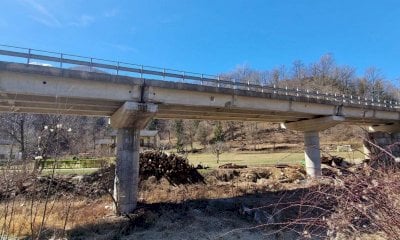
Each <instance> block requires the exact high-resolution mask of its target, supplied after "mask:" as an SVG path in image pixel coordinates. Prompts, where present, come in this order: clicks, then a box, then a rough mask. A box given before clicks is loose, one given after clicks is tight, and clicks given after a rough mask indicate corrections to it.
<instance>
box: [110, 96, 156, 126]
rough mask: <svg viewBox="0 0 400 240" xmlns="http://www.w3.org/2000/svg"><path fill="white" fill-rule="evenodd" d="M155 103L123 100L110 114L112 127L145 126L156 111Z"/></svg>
mask: <svg viewBox="0 0 400 240" xmlns="http://www.w3.org/2000/svg"><path fill="white" fill-rule="evenodd" d="M157 109H158V107H157V105H156V104H152V103H138V102H125V103H124V104H123V105H122V106H121V107H120V108H119V109H118V110H117V111H116V112H115V113H114V114H113V115H112V116H111V126H112V127H113V128H116V129H118V128H129V127H130V128H138V129H142V128H144V127H146V125H147V123H148V122H149V121H150V119H151V118H152V117H153V116H154V115H155V114H156V112H157Z"/></svg>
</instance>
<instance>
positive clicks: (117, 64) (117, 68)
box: [117, 62, 119, 76]
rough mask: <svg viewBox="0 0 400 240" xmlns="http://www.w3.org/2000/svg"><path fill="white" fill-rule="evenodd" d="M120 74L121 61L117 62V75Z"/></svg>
mask: <svg viewBox="0 0 400 240" xmlns="http://www.w3.org/2000/svg"><path fill="white" fill-rule="evenodd" d="M118 75H119V62H117V76H118Z"/></svg>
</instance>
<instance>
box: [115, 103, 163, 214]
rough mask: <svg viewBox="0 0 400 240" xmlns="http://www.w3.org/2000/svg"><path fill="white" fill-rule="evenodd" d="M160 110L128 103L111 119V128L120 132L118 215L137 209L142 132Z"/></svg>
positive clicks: (117, 189) (117, 175)
mask: <svg viewBox="0 0 400 240" xmlns="http://www.w3.org/2000/svg"><path fill="white" fill-rule="evenodd" d="M157 109H158V107H157V105H155V104H151V103H137V102H125V103H124V104H123V105H122V106H121V107H120V108H119V109H118V110H117V111H116V112H115V113H114V114H113V115H112V116H111V126H112V127H113V128H115V129H117V131H118V133H117V163H116V166H115V179H114V194H113V196H114V200H115V204H116V206H115V210H116V213H117V214H120V215H123V214H129V213H132V212H133V211H134V210H135V208H136V204H137V191H138V184H139V151H140V130H141V129H143V128H145V127H146V125H147V123H148V122H149V121H150V120H151V118H152V117H153V116H154V114H155V113H156V111H157Z"/></svg>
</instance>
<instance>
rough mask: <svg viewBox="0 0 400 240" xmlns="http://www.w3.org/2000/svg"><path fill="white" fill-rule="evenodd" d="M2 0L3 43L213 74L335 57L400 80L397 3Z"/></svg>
mask: <svg viewBox="0 0 400 240" xmlns="http://www.w3.org/2000/svg"><path fill="white" fill-rule="evenodd" d="M0 1H1V2H0V32H1V34H0V44H8V45H14V46H20V47H27V48H36V49H43V50H49V51H57V52H64V53H72V54H78V55H82V56H91V57H98V58H103V59H110V60H118V61H124V62H130V63H138V64H144V65H150V66H159V67H166V68H172V69H180V70H186V71H191V72H201V73H209V74H219V73H226V72H229V71H232V70H233V69H235V68H236V67H237V66H242V65H247V66H250V67H252V68H254V69H258V70H268V69H272V68H274V67H279V66H281V65H286V66H288V67H290V65H291V64H292V63H293V61H295V60H302V61H303V62H304V63H306V64H309V63H312V62H315V61H318V59H319V58H320V57H321V56H322V55H324V54H332V55H333V56H334V58H335V60H336V62H337V63H338V64H339V65H350V66H353V67H355V68H356V70H357V73H358V74H359V75H362V74H363V72H364V70H365V69H366V68H368V67H370V66H374V67H377V68H378V69H380V70H381V71H382V73H383V74H384V76H385V77H386V78H388V79H391V80H392V81H393V82H394V83H396V84H398V82H399V79H400V61H399V60H400V26H399V25H400V2H398V1H397V0H379V1H378V0H335V1H325V0H141V1H139V0H121V1H111V0H0Z"/></svg>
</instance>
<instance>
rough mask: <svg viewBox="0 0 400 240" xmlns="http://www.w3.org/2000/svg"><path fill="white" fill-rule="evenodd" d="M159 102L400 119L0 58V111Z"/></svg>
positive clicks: (109, 109)
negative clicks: (2, 60) (28, 63)
mask: <svg viewBox="0 0 400 240" xmlns="http://www.w3.org/2000/svg"><path fill="white" fill-rule="evenodd" d="M127 101H128V102H129V101H133V102H141V103H154V104H157V105H158V111H157V113H156V114H155V118H167V119H171V118H187V119H214V120H245V121H269V122H278V123H280V122H294V121H298V120H303V119H313V118H316V117H322V116H332V115H335V116H343V117H345V122H349V123H352V124H361V123H362V124H368V123H370V124H393V123H398V122H400V109H396V108H384V107H382V106H376V105H375V106H371V105H367V106H363V105H359V104H356V102H357V101H354V102H342V101H341V102H338V101H336V100H334V99H333V98H312V97H305V96H290V95H285V94H284V93H271V92H261V91H247V90H244V89H242V90H240V89H232V88H224V87H223V86H221V87H219V88H218V87H216V86H201V85H196V84H188V83H178V82H166V81H159V80H154V79H142V78H134V77H126V76H115V75H111V74H106V73H98V72H87V71H78V70H70V69H59V68H54V67H45V66H35V65H27V64H20V63H8V62H0V111H5V112H9V111H12V112H37V113H56V114H78V115H96V116H111V115H112V114H113V113H114V112H115V111H116V110H117V109H118V108H119V107H120V106H121V105H122V104H123V103H124V102H127Z"/></svg>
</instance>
